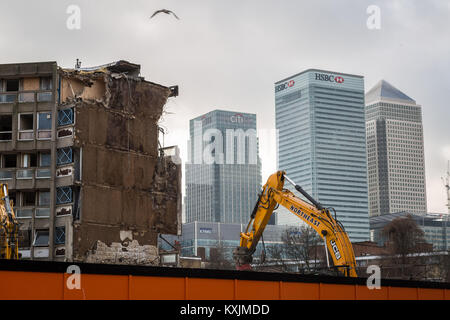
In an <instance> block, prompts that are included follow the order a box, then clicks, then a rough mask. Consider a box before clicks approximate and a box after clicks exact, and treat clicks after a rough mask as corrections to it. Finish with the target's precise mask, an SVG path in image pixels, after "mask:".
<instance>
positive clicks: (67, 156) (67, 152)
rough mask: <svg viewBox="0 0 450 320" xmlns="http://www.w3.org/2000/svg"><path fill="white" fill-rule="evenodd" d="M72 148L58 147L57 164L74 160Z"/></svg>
mask: <svg viewBox="0 0 450 320" xmlns="http://www.w3.org/2000/svg"><path fill="white" fill-rule="evenodd" d="M72 155H73V153H72V148H70V147H68V148H62V149H58V150H57V157H58V158H57V162H56V164H57V165H58V166H59V165H62V164H68V163H72V162H73V158H72Z"/></svg>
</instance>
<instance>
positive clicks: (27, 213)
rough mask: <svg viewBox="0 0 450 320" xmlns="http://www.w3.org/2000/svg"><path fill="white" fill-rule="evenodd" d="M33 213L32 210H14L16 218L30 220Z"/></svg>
mask: <svg viewBox="0 0 450 320" xmlns="http://www.w3.org/2000/svg"><path fill="white" fill-rule="evenodd" d="M33 211H34V210H33V208H21V209H16V210H15V213H16V217H17V218H31V217H33Z"/></svg>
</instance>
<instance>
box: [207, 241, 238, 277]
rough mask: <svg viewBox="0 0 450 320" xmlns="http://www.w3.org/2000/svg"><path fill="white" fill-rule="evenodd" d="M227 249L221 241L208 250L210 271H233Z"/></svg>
mask: <svg viewBox="0 0 450 320" xmlns="http://www.w3.org/2000/svg"><path fill="white" fill-rule="evenodd" d="M229 251H230V250H229V249H228V248H226V247H225V246H224V245H223V242H222V241H219V240H217V242H216V243H215V245H214V247H210V249H209V259H208V268H211V269H222V270H223V269H225V270H232V269H235V264H234V262H233V259H232V258H231V257H230V254H229Z"/></svg>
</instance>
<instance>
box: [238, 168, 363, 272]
mask: <svg viewBox="0 0 450 320" xmlns="http://www.w3.org/2000/svg"><path fill="white" fill-rule="evenodd" d="M285 181H288V182H289V183H291V184H292V185H293V186H294V188H295V189H296V190H297V191H298V192H300V193H301V194H302V195H303V196H304V197H305V198H306V199H307V200H308V201H309V202H310V203H308V202H306V201H304V200H302V199H301V198H299V197H297V196H296V195H294V194H293V193H292V192H291V191H289V190H287V189H284V188H283V187H284V182H285ZM280 204H281V205H282V206H284V207H286V208H287V209H288V210H289V211H290V212H292V213H293V214H295V215H296V216H297V217H299V218H300V219H301V220H302V221H304V222H305V223H306V224H308V225H309V226H311V227H312V228H313V229H314V230H315V231H316V232H317V233H318V234H319V236H320V237H321V238H322V239H323V240H324V246H325V253H326V260H327V264H328V267H330V265H329V258H328V256H329V252H330V253H331V254H330V255H331V258H332V261H333V267H334V268H335V269H337V271H338V272H339V274H341V275H344V276H347V277H357V274H356V261H355V254H354V252H353V247H352V243H351V242H350V239H349V237H348V235H347V233H346V232H345V230H344V226H343V225H342V224H341V223H340V222H339V221H338V220H337V219H336V216H335V217H334V218H333V216H332V215H331V213H330V209H331V208H324V207H323V206H322V205H321V204H320V203H319V202H317V201H315V200H314V199H313V198H312V197H311V196H310V195H309V194H308V193H307V192H306V191H304V190H303V189H302V188H301V187H300V186H299V185H297V184H295V183H294V182H293V181H292V180H291V179H289V178H288V177H287V176H286V173H285V172H284V171H277V172H276V173H274V174H272V175H271V176H270V177H269V179H268V180H267V183H266V184H265V185H264V187H263V190H262V192H261V194H260V195H259V198H258V201H257V202H256V205H255V208H254V209H253V212H252V214H251V216H250V217H251V219H250V222H249V223H248V225H247V229H246V231H245V232H241V234H240V236H241V238H240V244H239V247H237V248H236V249H235V250H234V251H233V257H234V259H235V261H236V267H237V269H238V270H249V269H251V267H250V263H251V262H252V260H253V258H252V255H253V253H254V252H255V250H256V246H257V244H258V241H259V240H260V238H261V236H262V234H263V231H264V229H265V227H266V225H267V223H268V222H269V219H270V216H271V215H272V212H273V211H274V210H275V208H276V207H277V206H278V205H280ZM333 210H334V209H333Z"/></svg>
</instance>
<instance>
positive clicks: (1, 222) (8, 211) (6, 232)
mask: <svg viewBox="0 0 450 320" xmlns="http://www.w3.org/2000/svg"><path fill="white" fill-rule="evenodd" d="M18 233H19V223H18V222H17V219H16V215H15V214H14V210H13V203H12V201H11V200H10V199H9V195H8V186H7V185H6V184H3V183H2V184H0V259H19V243H18V241H19V240H18V239H19V237H18Z"/></svg>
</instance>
